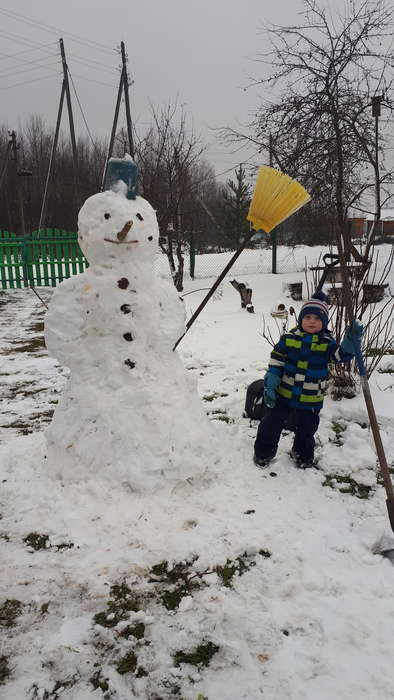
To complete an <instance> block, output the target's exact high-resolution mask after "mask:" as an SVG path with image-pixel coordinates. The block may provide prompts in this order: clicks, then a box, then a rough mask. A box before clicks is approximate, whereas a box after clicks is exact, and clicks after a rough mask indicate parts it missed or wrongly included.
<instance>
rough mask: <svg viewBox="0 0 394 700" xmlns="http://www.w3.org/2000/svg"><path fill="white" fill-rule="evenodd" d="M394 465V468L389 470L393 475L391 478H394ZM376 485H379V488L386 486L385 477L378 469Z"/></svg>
mask: <svg viewBox="0 0 394 700" xmlns="http://www.w3.org/2000/svg"><path fill="white" fill-rule="evenodd" d="M392 464H393V466H392V467H389V468H388V469H389V474H391V476H394V463H392ZM376 483H377V484H379V486H384V481H383V476H382V472H381V471H380V469H378V472H377V475H376Z"/></svg>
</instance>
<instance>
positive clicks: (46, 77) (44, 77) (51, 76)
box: [0, 72, 56, 90]
mask: <svg viewBox="0 0 394 700" xmlns="http://www.w3.org/2000/svg"><path fill="white" fill-rule="evenodd" d="M55 75H56V73H54V72H52V73H51V75H43V76H42V77H41V78H34V80H25V81H24V82H23V83H15V84H14V85H7V86H6V87H3V86H0V90H11V88H15V87H19V85H27V84H29V85H30V84H31V83H38V81H39V80H47V79H48V78H54V77H55Z"/></svg>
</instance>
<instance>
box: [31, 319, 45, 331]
mask: <svg viewBox="0 0 394 700" xmlns="http://www.w3.org/2000/svg"><path fill="white" fill-rule="evenodd" d="M44 327H45V324H44V321H35V323H32V324H31V325H30V326H29V328H28V329H27V330H28V331H32V332H33V333H44Z"/></svg>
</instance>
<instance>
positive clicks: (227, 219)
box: [221, 164, 251, 248]
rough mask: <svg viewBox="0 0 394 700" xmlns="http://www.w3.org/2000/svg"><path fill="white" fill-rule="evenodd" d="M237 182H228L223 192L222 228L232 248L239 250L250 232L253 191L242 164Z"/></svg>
mask: <svg viewBox="0 0 394 700" xmlns="http://www.w3.org/2000/svg"><path fill="white" fill-rule="evenodd" d="M235 177H236V181H235V182H234V180H228V181H227V183H226V187H225V189H224V191H223V205H222V212H221V228H222V229H223V231H224V232H225V234H226V241H228V242H229V245H230V246H233V247H234V248H238V246H239V244H240V242H241V240H242V238H243V237H244V236H245V234H247V233H248V232H249V223H248V221H247V220H246V216H247V214H248V211H249V204H250V199H251V189H250V185H249V183H248V182H247V181H246V173H245V169H244V168H243V167H242V164H241V165H240V166H239V168H238V170H236V171H235Z"/></svg>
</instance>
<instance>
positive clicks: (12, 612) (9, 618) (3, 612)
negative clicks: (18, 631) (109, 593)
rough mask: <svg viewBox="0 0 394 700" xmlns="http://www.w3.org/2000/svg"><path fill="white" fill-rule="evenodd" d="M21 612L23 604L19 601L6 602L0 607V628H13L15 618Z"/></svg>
mask: <svg viewBox="0 0 394 700" xmlns="http://www.w3.org/2000/svg"><path fill="white" fill-rule="evenodd" d="M22 612H23V603H21V601H20V600H15V599H10V600H6V601H5V603H3V605H1V606H0V627H13V626H14V625H15V622H16V618H17V617H19V615H21V614H22Z"/></svg>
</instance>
